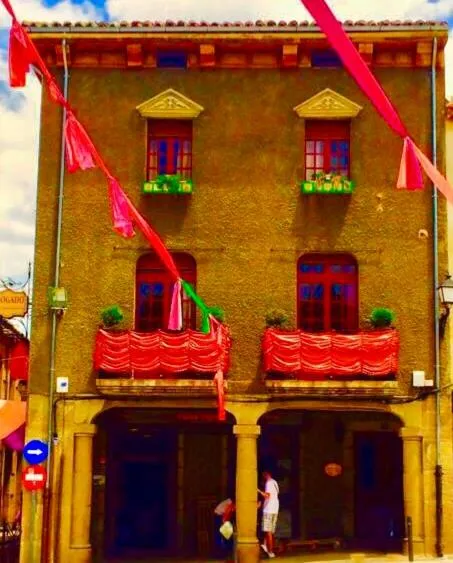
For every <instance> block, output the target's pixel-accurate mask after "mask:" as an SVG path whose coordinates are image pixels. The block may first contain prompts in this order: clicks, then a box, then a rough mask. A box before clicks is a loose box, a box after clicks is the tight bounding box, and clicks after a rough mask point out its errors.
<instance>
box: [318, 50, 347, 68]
mask: <svg viewBox="0 0 453 563" xmlns="http://www.w3.org/2000/svg"><path fill="white" fill-rule="evenodd" d="M311 66H312V67H320V68H326V67H331V68H338V67H341V66H342V63H341V59H340V58H339V57H338V55H337V54H336V52H335V51H334V50H333V49H319V50H316V51H312V54H311Z"/></svg>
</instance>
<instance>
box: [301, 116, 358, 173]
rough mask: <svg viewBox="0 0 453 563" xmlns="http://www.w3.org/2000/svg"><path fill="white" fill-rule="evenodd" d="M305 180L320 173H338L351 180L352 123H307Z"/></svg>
mask: <svg viewBox="0 0 453 563" xmlns="http://www.w3.org/2000/svg"><path fill="white" fill-rule="evenodd" d="M304 155H305V180H312V179H313V177H314V176H315V175H316V174H318V173H319V172H324V173H329V172H336V173H339V174H341V175H342V176H346V177H348V178H349V172H350V121H349V120H348V121H341V120H338V121H337V120H333V121H327V120H323V119H320V120H307V121H306V122H305V150H304Z"/></svg>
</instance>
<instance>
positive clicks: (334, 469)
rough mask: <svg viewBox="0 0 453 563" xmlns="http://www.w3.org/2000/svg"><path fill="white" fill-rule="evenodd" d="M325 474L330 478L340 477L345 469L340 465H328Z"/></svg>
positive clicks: (325, 467)
mask: <svg viewBox="0 0 453 563" xmlns="http://www.w3.org/2000/svg"><path fill="white" fill-rule="evenodd" d="M324 473H325V474H326V475H327V476H328V477H339V476H340V475H341V474H342V473H343V468H342V467H341V465H340V464H339V463H327V464H326V465H325V466H324Z"/></svg>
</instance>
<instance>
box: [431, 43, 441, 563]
mask: <svg viewBox="0 0 453 563" xmlns="http://www.w3.org/2000/svg"><path fill="white" fill-rule="evenodd" d="M436 60H437V38H436V37H434V39H433V54H432V60H431V123H432V153H433V164H434V166H437V94H436ZM438 252H439V228H438V194H437V188H436V186H433V285H434V287H433V291H434V295H433V298H434V348H435V349H434V354H435V366H434V367H435V372H434V385H435V389H436V393H435V395H434V397H435V399H434V400H435V411H436V423H435V427H436V429H435V434H436V468H435V470H434V478H435V484H436V555H437V557H442V556H443V547H442V526H443V506H442V465H441V449H440V392H439V389H440V334H439V296H438V290H437V288H438V285H439V255H438Z"/></svg>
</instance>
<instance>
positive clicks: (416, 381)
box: [412, 371, 425, 387]
mask: <svg viewBox="0 0 453 563" xmlns="http://www.w3.org/2000/svg"><path fill="white" fill-rule="evenodd" d="M412 385H413V386H414V387H425V372H424V371H413V372H412Z"/></svg>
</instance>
